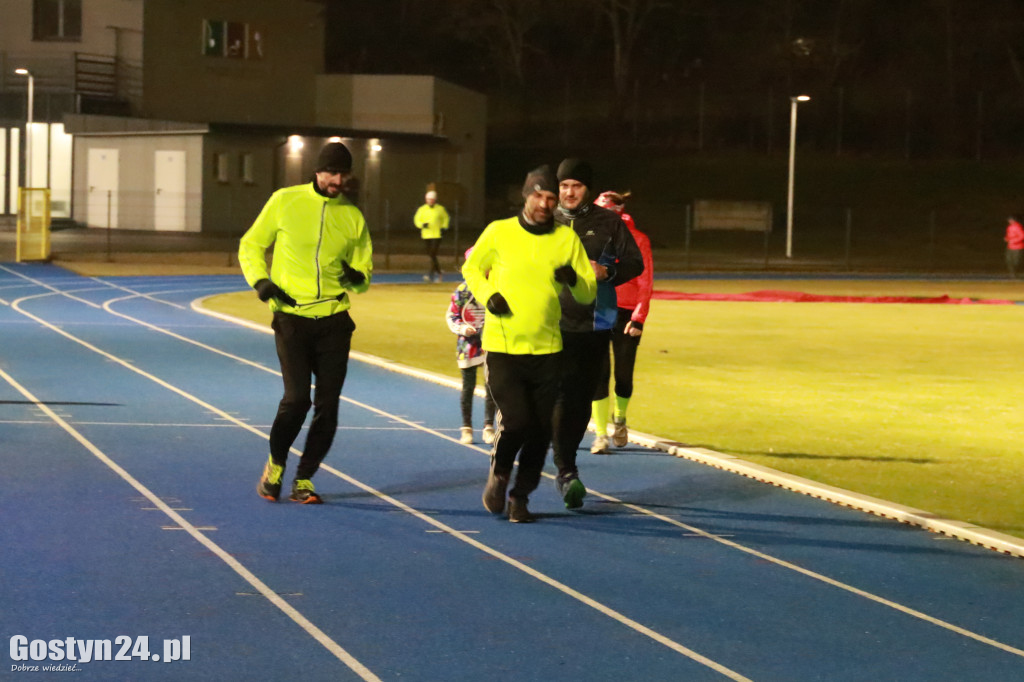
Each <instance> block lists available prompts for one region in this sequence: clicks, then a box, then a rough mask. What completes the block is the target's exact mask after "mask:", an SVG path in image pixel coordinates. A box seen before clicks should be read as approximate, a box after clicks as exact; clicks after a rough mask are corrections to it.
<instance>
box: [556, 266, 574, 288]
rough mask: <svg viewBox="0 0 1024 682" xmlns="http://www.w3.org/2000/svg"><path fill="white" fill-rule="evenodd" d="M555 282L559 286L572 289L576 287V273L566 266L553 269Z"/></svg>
mask: <svg viewBox="0 0 1024 682" xmlns="http://www.w3.org/2000/svg"><path fill="white" fill-rule="evenodd" d="M555 281H556V282H558V283H559V284H564V285H566V286H569V287H574V286H576V271H575V270H573V269H572V266H571V265H568V264H566V265H563V266H562V267H560V268H555Z"/></svg>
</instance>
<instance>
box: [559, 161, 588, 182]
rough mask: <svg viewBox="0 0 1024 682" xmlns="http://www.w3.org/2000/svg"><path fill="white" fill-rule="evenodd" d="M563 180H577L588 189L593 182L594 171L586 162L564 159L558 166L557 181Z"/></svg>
mask: <svg viewBox="0 0 1024 682" xmlns="http://www.w3.org/2000/svg"><path fill="white" fill-rule="evenodd" d="M563 180H578V181H579V182H582V183H583V184H584V185H586V186H587V187H588V188H589V187H590V186H591V185H592V183H593V182H594V170H593V169H592V168H591V167H590V164H589V163H587V162H586V161H580V160H579V159H566V160H565V161H562V163H560V164H558V181H559V182H562V181H563Z"/></svg>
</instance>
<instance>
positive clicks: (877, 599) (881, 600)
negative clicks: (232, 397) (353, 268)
mask: <svg viewBox="0 0 1024 682" xmlns="http://www.w3.org/2000/svg"><path fill="white" fill-rule="evenodd" d="M200 300H202V299H200ZM192 308H193V310H196V311H197V312H202V309H201V308H198V307H197V305H196V303H193V306H192ZM210 314H211V315H212V316H213V317H217V318H219V319H223V320H227V321H232V320H235V321H237V322H238V323H239V324H240V325H241V326H244V327H248V328H251V329H254V330H257V331H260V332H263V333H271V334H272V333H273V330H271V329H268V328H267V327H265V326H261V325H257V324H256V323H253V322H249V321H248V320H242V319H240V318H234V317H232V316H230V315H224V314H223V313H215V312H211V313H210ZM365 357H370V358H372V357H373V356H365ZM360 359H362V358H360ZM370 362H371V364H374V365H375V366H379V367H384V368H385V369H389V364H393V363H388V362H386V361H385V362H381V363H377V362H372V361H370ZM412 369H413V370H415V368H412ZM272 371H273V370H272ZM395 371H400V372H401V373H403V374H412V375H413V376H417V375H418V374H421V375H422V374H426V373H425V372H422V371H421V372H415V371H413V372H409V371H408V368H405V367H402V368H401V369H397V370H395ZM274 373H275V374H278V372H276V371H274ZM440 379H444V377H441V378H436V379H434V382H435V383H444V382H443V381H441V380H440ZM452 385H453V386H455V387H457V388H461V384H457V385H456V382H455V381H454V380H452ZM342 400H345V401H347V402H349V403H352V404H353V405H357V406H359V407H362V408H363V409H366V410H369V411H371V412H374V413H376V414H379V415H383V416H389V417H391V418H392V419H393V420H394V421H397V422H399V423H401V424H406V425H407V426H409V427H411V428H415V429H420V430H421V431H424V432H426V433H429V434H432V435H434V436H436V437H438V438H442V439H444V440H447V441H450V442H452V443H456V444H458V439H457V438H455V437H453V436H447V435H445V434H443V433H441V432H439V431H436V430H434V429H430V428H427V427H425V426H422V425H420V424H418V423H415V422H412V421H409V420H407V419H403V418H401V417H398V416H394V415H390V413H387V412H384V411H383V410H379V409H377V408H375V407H372V406H370V405H366V404H364V403H361V402H359V401H356V400H353V399H351V398H346V397H345V396H342ZM464 447H468V448H471V449H473V450H477V451H479V452H483V453H485V454H489V451H488V450H485V449H483V448H481V447H478V446H475V445H466V446H464ZM544 476H545V477H547V478H551V479H553V478H554V476H553V475H551V474H548V473H544ZM587 494H588V495H592V496H594V497H600V498H602V499H603V500H605V501H608V502H612V503H615V504H618V505H622V506H623V507H624V508H626V509H630V510H632V511H633V512H634V513H635V514H637V515H640V516H646V517H648V518H653V519H657V520H659V521H663V522H664V523H668V524H671V525H674V526H677V527H679V528H682V529H684V530H686V531H688V532H689V533H691V534H692V535H693V536H696V537H701V538H706V539H709V540H713V541H715V542H719V543H721V544H723V545H725V546H727V547H730V548H732V549H736V550H738V551H741V552H744V553H746V554H750V555H752V556H755V557H757V558H759V559H762V560H764V561H767V562H769V563H772V564H774V565H776V566H779V567H781V568H786V569H789V570H792V571H795V572H797V573H800V574H801V575H804V576H806V577H808V578H812V579H814V580H817V581H820V582H822V583H825V584H827V585H831V586H832V587H836V588H839V589H841V590H844V591H846V592H849V593H851V594H855V595H857V596H859V597H862V598H864V599H868V600H870V601H872V602H874V603H876V604H880V605H882V606H886V607H888V608H891V609H894V610H896V611H899V612H900V613H903V614H905V615H908V616H912V617H914V618H917V619H919V620H922V621H924V622H926V623H930V624H932V625H935V626H937V627H940V628H943V629H945V630H948V631H950V632H953V633H956V634H958V635H961V636H963V637H967V638H969V639H973V640H975V641H977V642H981V643H983V644H987V645H989V646H992V647H995V648H996V649H1000V650H1002V651H1005V652H1007V653H1011V654H1014V655H1016V656H1021V657H1024V650H1022V649H1019V648H1017V647H1014V646H1010V645H1009V644H1004V643H1002V642H999V641H997V640H994V639H991V638H989V637H986V636H984V635H981V634H978V633H976V632H972V631H970V630H967V629H965V628H962V627H960V626H958V625H955V624H953V623H949V622H947V621H944V620H941V619H938V618H935V617H933V616H929V615H928V614H926V613H924V612H922V611H918V610H916V609H913V608H910V607H908V606H904V605H902V604H899V603H897V602H894V601H892V600H889V599H886V598H885V597H881V596H878V595H876V594H872V593H871V592H867V591H865V590H862V589H860V588H857V587H854V586H852V585H848V584H846V583H843V582H840V581H838V580H834V579H833V578H829V577H828V576H826V575H823V574H821V573H816V572H814V571H811V570H809V569H806V568H803V567H801V566H798V565H796V564H793V563H791V562H788V561H785V560H783V559H779V558H777V557H774V556H771V555H769V554H765V553H764V552H760V551H758V550H755V549H753V548H751V547H747V546H745V545H741V544H739V543H737V542H733V541H731V540H728V539H727V536H724V535H716V534H714V533H711V532H708V531H706V530H703V529H701V528H697V527H696V526H691V525H688V524H685V523H682V522H681V521H678V520H677V519H673V518H670V517H669V516H667V515H665V514H659V513H656V512H652V511H651V510H649V509H646V508H644V507H640V506H638V505H634V504H629V503H627V502H623V501H622V500H620V499H619V498H617V497H614V496H612V495H607V494H605V493H601V492H599V491H597V490H593V489H591V488H587Z"/></svg>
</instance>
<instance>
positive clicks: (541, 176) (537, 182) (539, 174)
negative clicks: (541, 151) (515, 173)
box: [523, 164, 558, 198]
mask: <svg viewBox="0 0 1024 682" xmlns="http://www.w3.org/2000/svg"><path fill="white" fill-rule="evenodd" d="M534 192H551V193H552V194H558V180H556V179H555V174H554V173H552V172H551V167H550V166H548V165H547V164H545V165H543V166H541V167H539V168H534V169H533V170H532V171H530V172H529V173H527V174H526V182H524V183H523V198H526V197H528V196H530V195H531V194H533V193H534Z"/></svg>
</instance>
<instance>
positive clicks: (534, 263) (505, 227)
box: [462, 166, 597, 523]
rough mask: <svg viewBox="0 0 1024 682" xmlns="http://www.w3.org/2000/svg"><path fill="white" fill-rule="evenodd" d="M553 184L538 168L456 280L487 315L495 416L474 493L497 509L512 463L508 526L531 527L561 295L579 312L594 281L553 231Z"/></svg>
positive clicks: (569, 241) (553, 391) (567, 236)
mask: <svg viewBox="0 0 1024 682" xmlns="http://www.w3.org/2000/svg"><path fill="white" fill-rule="evenodd" d="M557 191H558V182H557V180H556V179H555V176H554V173H552V172H551V169H550V168H548V167H547V166H542V167H541V168H538V169H536V170H534V171H531V172H530V174H529V175H527V176H526V182H525V184H524V185H523V197H524V199H525V200H526V201H525V206H524V207H523V212H522V214H520V215H519V216H516V217H514V218H507V219H505V220H497V221H495V222H493V223H491V224H490V225H488V226H487V227H486V229H484V231H483V234H481V235H480V239H478V240H477V242H476V245H475V246H474V247H473V251H472V253H471V254H470V255H469V258H468V260H467V261H466V263H465V265H463V266H462V274H463V276H464V277H465V278H466V284H467V286H469V289H470V291H471V292H472V293H473V296H474V298H476V300H478V301H480V302H483V303H485V306H486V309H487V312H486V316H485V322H484V331H483V338H482V342H483V349H484V350H485V351H487V359H486V360H485V361H484V362H485V367H486V371H487V383H488V385H489V386H490V389H491V395H492V397H493V398H494V403H495V405H497V407H498V424H499V426H498V434H497V437H496V438H495V441H494V446H493V450H492V451H491V471H490V474H489V475H488V478H487V484H486V486H485V488H484V493H483V503H484V508H486V509H487V510H488V511H490V512H491V513H494V514H500V513H502V512H503V511H504V510H505V492H506V489H507V488H508V484H509V479H510V477H511V475H512V469H513V465H514V464H515V461H516V456H517V455H518V457H519V468H518V470H517V473H516V479H515V484H514V485H513V487H512V489H511V490H509V491H508V518H509V520H510V521H512V522H514V523H521V522H529V521H533V520H534V517H533V515H532V514H530V512H529V510H528V509H527V506H526V505H527V499H528V496H529V495H530V493H532V492H533V491H534V490H535V489H536V488H537V485H538V484H539V483H540V476H541V470H542V469H543V468H544V457H545V456H546V455H547V451H548V444H549V443H550V442H551V419H552V414H553V411H554V406H555V398H556V397H557V395H558V385H559V375H560V368H559V361H560V355H561V352H560V351H561V350H562V334H561V331H560V329H559V324H558V323H559V319H560V318H561V316H562V307H561V304H560V303H559V300H558V295H559V293H560V292H561V291H563V289H565V290H568V291H569V292H570V293H571V295H572V297H573V298H574V299H575V300H576V301H578V302H579V303H581V304H584V305H586V304H588V303H591V302H593V300H594V297H595V295H596V293H597V278H596V276H595V275H594V269H593V266H592V265H591V263H590V261H589V260H588V259H587V252H586V251H585V250H584V248H583V243H582V242H581V241H580V238H579V237H578V236H577V235H576V232H575V231H574V230H573V229H572V228H571V227H568V226H565V225H558V224H556V223H555V222H554V219H553V216H554V208H555V205H556V204H557V194H556V192H557Z"/></svg>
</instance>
